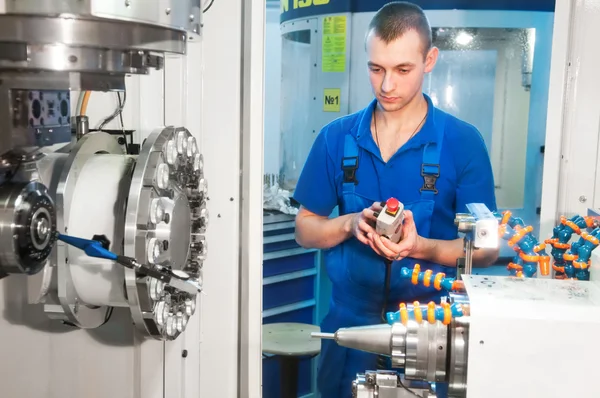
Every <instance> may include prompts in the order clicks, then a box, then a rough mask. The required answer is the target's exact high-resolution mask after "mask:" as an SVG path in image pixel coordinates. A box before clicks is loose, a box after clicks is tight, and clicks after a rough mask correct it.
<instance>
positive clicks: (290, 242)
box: [262, 213, 320, 398]
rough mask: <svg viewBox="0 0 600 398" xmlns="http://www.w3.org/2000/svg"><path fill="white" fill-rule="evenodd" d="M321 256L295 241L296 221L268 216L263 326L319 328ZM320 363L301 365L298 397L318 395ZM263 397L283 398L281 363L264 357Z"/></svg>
mask: <svg viewBox="0 0 600 398" xmlns="http://www.w3.org/2000/svg"><path fill="white" fill-rule="evenodd" d="M318 254H319V252H318V251H316V250H306V249H304V248H302V247H300V246H299V245H298V244H297V243H296V241H295V238H294V217H293V216H288V215H283V214H267V213H265V214H264V221H263V324H270V323H279V322H298V323H307V324H318V318H319V317H318V311H317V308H318V302H319V288H318V287H319V279H320V275H319V261H318V257H319V256H318ZM315 361H316V359H312V360H311V359H305V360H302V361H301V363H300V369H299V376H298V397H310V396H312V394H313V392H314V380H315V369H316V368H315ZM262 377H263V397H264V398H280V394H279V363H278V361H277V360H275V359H274V358H270V357H267V356H264V357H263V370H262Z"/></svg>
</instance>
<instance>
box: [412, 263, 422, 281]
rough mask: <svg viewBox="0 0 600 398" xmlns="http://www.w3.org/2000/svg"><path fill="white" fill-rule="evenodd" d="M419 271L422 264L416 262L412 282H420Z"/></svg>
mask: <svg viewBox="0 0 600 398" xmlns="http://www.w3.org/2000/svg"><path fill="white" fill-rule="evenodd" d="M419 272H421V266H420V265H419V264H415V268H413V273H412V278H411V280H410V281H411V282H412V284H413V285H416V284H417V283H419Z"/></svg>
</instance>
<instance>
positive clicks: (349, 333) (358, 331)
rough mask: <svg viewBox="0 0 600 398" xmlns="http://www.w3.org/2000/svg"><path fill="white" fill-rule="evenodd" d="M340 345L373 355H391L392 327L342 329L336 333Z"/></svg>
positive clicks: (336, 339)
mask: <svg viewBox="0 0 600 398" xmlns="http://www.w3.org/2000/svg"><path fill="white" fill-rule="evenodd" d="M335 341H336V343H337V344H338V345H340V346H343V347H348V348H352V349H355V350H360V351H365V352H370V353H373V354H383V355H390V354H391V352H392V347H391V344H392V327H391V326H390V325H387V324H381V325H370V326H361V327H352V328H342V329H339V330H338V331H336V332H335Z"/></svg>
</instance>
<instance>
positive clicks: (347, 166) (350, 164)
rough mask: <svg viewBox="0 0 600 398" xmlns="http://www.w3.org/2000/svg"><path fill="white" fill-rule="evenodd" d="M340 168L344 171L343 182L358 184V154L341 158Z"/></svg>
mask: <svg viewBox="0 0 600 398" xmlns="http://www.w3.org/2000/svg"><path fill="white" fill-rule="evenodd" d="M342 170H343V171H344V183H354V185H357V184H358V180H357V179H356V170H358V156H350V157H343V158H342Z"/></svg>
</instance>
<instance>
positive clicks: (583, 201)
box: [579, 195, 587, 203]
mask: <svg viewBox="0 0 600 398" xmlns="http://www.w3.org/2000/svg"><path fill="white" fill-rule="evenodd" d="M579 201H580V202H581V203H585V202H587V197H586V196H585V195H581V196H580V197H579Z"/></svg>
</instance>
